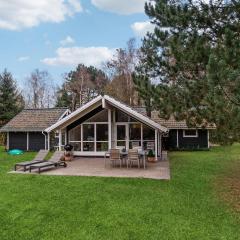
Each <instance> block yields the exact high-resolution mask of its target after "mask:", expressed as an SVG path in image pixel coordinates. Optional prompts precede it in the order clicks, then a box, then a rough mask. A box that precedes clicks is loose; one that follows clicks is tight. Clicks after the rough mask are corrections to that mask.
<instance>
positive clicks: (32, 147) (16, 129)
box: [1, 108, 69, 151]
mask: <svg viewBox="0 0 240 240" xmlns="http://www.w3.org/2000/svg"><path fill="white" fill-rule="evenodd" d="M68 113H69V110H67V109H66V108H46V109H24V110H23V111H22V112H20V113H19V114H17V115H16V116H15V117H14V118H13V119H12V120H11V121H9V122H8V123H7V124H6V125H5V126H3V127H2V128H1V132H5V133H7V149H9V150H11V149H21V150H24V151H38V150H40V149H45V148H46V144H47V137H46V134H44V132H43V131H44V129H46V128H47V127H49V126H51V125H52V124H54V123H56V122H57V121H59V120H61V119H62V118H63V117H64V116H66V115H68Z"/></svg>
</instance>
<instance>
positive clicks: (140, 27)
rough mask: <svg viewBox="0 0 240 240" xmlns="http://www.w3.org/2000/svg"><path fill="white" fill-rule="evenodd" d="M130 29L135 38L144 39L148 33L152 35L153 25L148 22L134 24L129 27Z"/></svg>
mask: <svg viewBox="0 0 240 240" xmlns="http://www.w3.org/2000/svg"><path fill="white" fill-rule="evenodd" d="M131 28H132V30H133V32H134V33H135V35H136V36H139V37H144V36H145V35H146V34H147V33H148V32H150V33H152V32H153V31H154V25H153V24H152V23H151V22H149V21H146V22H135V23H134V24H132V25H131Z"/></svg>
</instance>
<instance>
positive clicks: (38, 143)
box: [29, 132, 45, 151]
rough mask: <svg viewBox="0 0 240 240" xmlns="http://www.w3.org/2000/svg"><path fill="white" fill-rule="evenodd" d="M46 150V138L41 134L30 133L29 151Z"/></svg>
mask: <svg viewBox="0 0 240 240" xmlns="http://www.w3.org/2000/svg"><path fill="white" fill-rule="evenodd" d="M40 149H45V137H44V135H43V134H42V133H41V132H30V133H29V151H39V150H40Z"/></svg>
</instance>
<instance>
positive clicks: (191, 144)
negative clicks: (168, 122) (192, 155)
mask: <svg viewBox="0 0 240 240" xmlns="http://www.w3.org/2000/svg"><path fill="white" fill-rule="evenodd" d="M178 141H179V148H180V149H182V148H184V149H203V148H207V147H208V130H205V129H199V130H198V137H183V130H178Z"/></svg>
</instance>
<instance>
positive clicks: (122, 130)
mask: <svg viewBox="0 0 240 240" xmlns="http://www.w3.org/2000/svg"><path fill="white" fill-rule="evenodd" d="M116 128H117V129H116V133H117V147H123V148H126V147H127V145H128V144H127V143H128V132H127V130H128V128H127V124H124V123H118V124H117V125H116Z"/></svg>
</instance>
